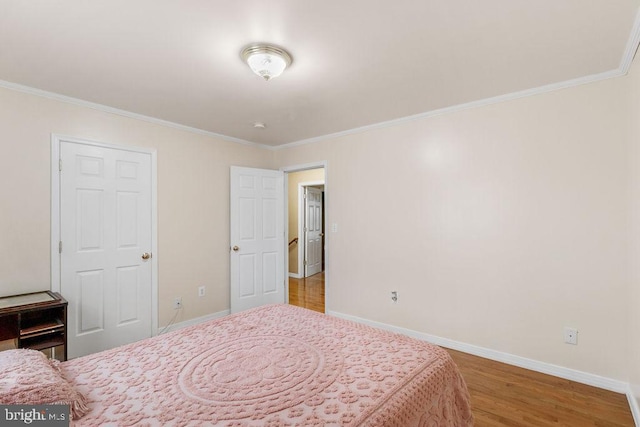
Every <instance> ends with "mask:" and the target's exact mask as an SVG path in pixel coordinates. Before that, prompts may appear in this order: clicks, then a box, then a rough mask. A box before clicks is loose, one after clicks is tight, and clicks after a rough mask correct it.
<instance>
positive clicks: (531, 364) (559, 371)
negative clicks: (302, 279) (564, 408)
mask: <svg viewBox="0 0 640 427" xmlns="http://www.w3.org/2000/svg"><path fill="white" fill-rule="evenodd" d="M327 314H329V315H331V316H335V317H339V318H342V319H346V320H351V321H354V322H357V323H362V324H365V325H369V326H373V327H376V328H380V329H384V330H387V331H391V332H397V333H400V334H403V335H407V336H410V337H413V338H417V339H419V340H422V341H427V342H430V343H432V344H435V345H438V346H441V347H446V348H450V349H452V350H458V351H462V352H464V353H469V354H473V355H474V356H480V357H483V358H485V359H491V360H495V361H497V362H502V363H506V364H508V365H513V366H518V367H520V368H524V369H529V370H532V371H536V372H541V373H543V374H548V375H553V376H555V377H559V378H564V379H567V380H571V381H575V382H579V383H582V384H587V385H590V386H594V387H598V388H602V389H605V390H609V391H613V392H616V393H622V394H626V395H627V396H628V394H629V384H628V383H626V382H624V381H618V380H614V379H611V378H606V377H602V376H599V375H595V374H590V373H588V372H583V371H578V370H575V369H570V368H565V367H562V366H557V365H553V364H550V363H545V362H540V361H537V360H533V359H528V358H526V357H521V356H516V355H513V354H509V353H504V352H501V351H497V350H492V349H488V348H484V347H479V346H476V345H473V344H467V343H463V342H459V341H454V340H450V339H447V338H442V337H439V336H436V335H430V334H426V333H423V332H418V331H414V330H412V329H406V328H401V327H398V326H393V325H389V324H386V323H381V322H376V321H373V320H368V319H363V318H360V317H356V316H352V315H349V314H344V313H339V312H335V311H327ZM634 400H635V399H634ZM636 406H637V404H636ZM632 409H633V407H632ZM634 416H635V415H634ZM636 424H637V422H636Z"/></svg>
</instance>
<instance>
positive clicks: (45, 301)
mask: <svg viewBox="0 0 640 427" xmlns="http://www.w3.org/2000/svg"><path fill="white" fill-rule="evenodd" d="M4 340H14V343H15V347H16V348H31V349H34V350H45V351H46V350H50V351H51V354H50V355H49V356H50V357H55V358H56V359H59V360H62V361H64V360H67V301H66V300H65V299H64V298H62V296H61V295H60V294H58V293H55V292H50V291H44V292H34V293H30V294H22V295H13V296H8V297H4V298H0V341H4Z"/></svg>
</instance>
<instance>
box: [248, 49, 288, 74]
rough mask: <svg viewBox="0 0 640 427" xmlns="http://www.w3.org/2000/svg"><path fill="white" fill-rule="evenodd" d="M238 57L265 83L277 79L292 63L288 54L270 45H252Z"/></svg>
mask: <svg viewBox="0 0 640 427" xmlns="http://www.w3.org/2000/svg"><path fill="white" fill-rule="evenodd" d="M240 55H241V56H242V59H243V60H244V61H246V62H247V64H248V65H249V68H251V70H253V72H254V73H256V74H257V75H259V76H260V77H262V78H263V79H265V80H266V81H269V80H271V79H273V78H274V77H278V76H279V75H280V74H282V72H283V71H284V70H285V68H287V67H288V66H289V65H291V62H292V61H293V60H292V59H291V55H290V54H289V52H287V51H286V50H284V49H282V48H280V47H277V46H274V45H270V44H252V45H250V46H247V47H246V48H244V49H243V50H242V52H241V54H240Z"/></svg>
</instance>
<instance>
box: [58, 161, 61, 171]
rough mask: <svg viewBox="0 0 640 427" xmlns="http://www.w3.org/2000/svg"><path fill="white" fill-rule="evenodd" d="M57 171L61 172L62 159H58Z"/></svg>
mask: <svg viewBox="0 0 640 427" xmlns="http://www.w3.org/2000/svg"><path fill="white" fill-rule="evenodd" d="M58 170H59V171H60V172H62V159H58Z"/></svg>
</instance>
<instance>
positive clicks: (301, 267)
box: [287, 168, 327, 279]
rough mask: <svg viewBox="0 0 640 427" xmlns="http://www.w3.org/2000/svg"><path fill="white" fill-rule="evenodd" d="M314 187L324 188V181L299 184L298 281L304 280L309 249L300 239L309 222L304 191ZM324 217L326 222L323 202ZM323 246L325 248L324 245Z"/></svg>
mask: <svg viewBox="0 0 640 427" xmlns="http://www.w3.org/2000/svg"><path fill="white" fill-rule="evenodd" d="M314 169H318V168H314ZM325 174H326V171H325ZM313 185H322V186H324V181H308V182H300V183H298V277H297V278H298V279H304V278H305V274H306V272H305V268H304V267H305V265H304V257H305V248H306V247H307V243H306V239H305V243H304V244H302V245H301V244H300V239H301V237H302V236H303V235H304V223H305V222H306V221H307V219H306V218H305V213H306V212H305V211H306V204H305V200H304V190H305V187H311V186H313ZM324 191H325V190H324V189H323V190H322V192H323V193H324ZM322 217H323V219H325V220H326V218H324V200H323V202H322ZM326 234H327V233H325V236H326ZM323 243H324V241H323ZM322 246H323V248H324V244H323V245H322ZM287 270H288V269H287Z"/></svg>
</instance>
